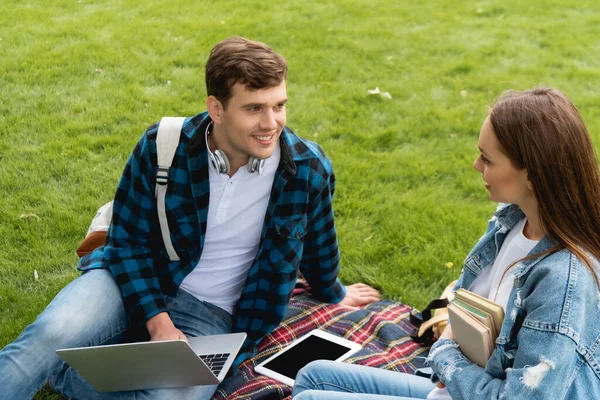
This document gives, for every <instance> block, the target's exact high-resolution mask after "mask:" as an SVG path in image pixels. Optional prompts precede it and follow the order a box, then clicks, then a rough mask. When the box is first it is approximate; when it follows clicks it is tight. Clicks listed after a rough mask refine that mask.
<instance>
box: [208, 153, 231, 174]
mask: <svg viewBox="0 0 600 400" xmlns="http://www.w3.org/2000/svg"><path fill="white" fill-rule="evenodd" d="M211 155H212V160H213V165H214V166H215V168H216V169H217V171H219V173H220V174H228V173H229V169H230V167H229V159H228V158H227V155H226V154H225V153H223V152H222V151H221V150H215V152H214V153H213V154H211Z"/></svg>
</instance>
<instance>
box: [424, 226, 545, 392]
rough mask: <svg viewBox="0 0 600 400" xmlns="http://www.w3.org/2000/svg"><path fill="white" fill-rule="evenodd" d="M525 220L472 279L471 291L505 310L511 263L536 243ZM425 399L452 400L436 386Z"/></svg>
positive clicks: (511, 275) (524, 255)
mask: <svg viewBox="0 0 600 400" xmlns="http://www.w3.org/2000/svg"><path fill="white" fill-rule="evenodd" d="M526 222H527V218H523V219H521V220H520V221H519V222H517V224H516V225H515V227H514V228H513V229H511V230H510V232H508V234H507V235H506V239H504V242H503V243H502V247H500V251H499V252H498V255H497V256H496V259H495V260H494V265H492V267H491V268H486V269H484V270H483V272H482V273H481V275H479V276H478V277H477V278H476V279H475V280H474V281H473V284H472V286H471V289H470V290H471V291H472V292H474V293H477V294H479V295H481V296H484V297H486V298H488V299H490V300H492V301H494V302H496V303H498V304H499V305H501V306H502V308H504V311H506V305H507V304H508V298H509V296H510V292H511V291H512V288H513V284H514V281H515V277H514V275H513V274H512V272H511V269H512V267H514V265H512V264H513V263H514V262H515V261H518V260H520V259H522V258H524V257H526V256H527V254H529V252H530V251H531V250H533V248H534V247H535V245H536V244H537V243H538V241H537V240H531V239H527V238H526V237H525V235H523V228H525V223H526ZM511 265H512V267H511ZM509 267H511V268H509ZM427 400H452V397H450V393H448V389H446V388H443V389H440V388H438V387H436V388H434V389H433V390H432V391H431V392H430V393H429V395H428V396H427Z"/></svg>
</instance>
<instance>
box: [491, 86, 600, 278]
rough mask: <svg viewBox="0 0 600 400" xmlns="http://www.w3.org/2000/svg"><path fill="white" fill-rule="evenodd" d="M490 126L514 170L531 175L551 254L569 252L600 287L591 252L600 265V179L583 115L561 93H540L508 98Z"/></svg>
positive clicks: (500, 102)
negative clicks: (525, 171)
mask: <svg viewBox="0 0 600 400" xmlns="http://www.w3.org/2000/svg"><path fill="white" fill-rule="evenodd" d="M490 122H491V124H492V127H493V129H494V132H495V134H496V136H497V137H498V141H499V142H500V144H501V145H502V147H503V152H504V153H505V154H506V155H507V156H508V158H510V160H511V161H512V163H513V165H514V166H515V167H516V168H519V169H523V168H525V169H526V170H527V175H528V178H529V181H530V182H531V185H532V186H533V191H534V193H535V196H536V199H537V201H538V204H539V211H538V212H539V220H540V223H541V227H542V228H543V229H544V230H545V232H546V235H547V236H548V237H549V238H550V239H551V240H552V241H553V242H554V246H553V247H552V248H551V249H550V250H549V251H548V253H554V252H556V251H559V250H561V249H563V248H567V249H569V250H570V251H571V252H572V253H573V254H575V255H576V256H577V257H578V258H579V259H580V260H581V261H582V262H583V263H584V264H585V265H586V266H587V267H588V269H589V270H590V271H591V272H592V275H593V276H594V279H595V280H596V283H597V284H598V283H599V281H598V277H597V275H596V273H595V272H594V271H595V268H594V267H593V262H592V260H590V258H589V257H588V256H587V255H586V252H587V253H589V254H591V255H592V256H594V257H595V258H596V260H600V175H599V172H598V162H597V160H596V153H595V151H594V147H593V145H592V141H591V139H590V136H589V133H588V131H587V129H586V127H585V124H584V123H583V119H582V118H581V115H580V114H579V111H577V109H576V108H575V106H574V105H573V103H572V102H571V101H570V100H569V99H568V98H567V97H566V96H565V95H564V94H563V93H562V92H560V91H558V90H556V89H550V88H537V89H533V90H527V91H522V92H507V93H505V94H504V95H503V96H502V97H501V98H500V99H499V100H498V101H497V102H496V104H495V105H494V107H493V108H492V110H491V113H490Z"/></svg>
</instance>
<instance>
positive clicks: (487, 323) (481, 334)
mask: <svg viewBox="0 0 600 400" xmlns="http://www.w3.org/2000/svg"><path fill="white" fill-rule="evenodd" d="M448 317H449V319H450V325H451V326H452V334H453V336H454V341H455V342H456V343H458V346H459V347H460V350H461V351H462V353H463V354H464V355H465V356H466V357H467V358H468V359H469V360H471V361H472V362H474V363H475V364H477V365H479V366H480V367H485V364H486V363H487V361H488V359H489V358H490V356H491V355H492V352H493V351H494V347H495V343H496V338H497V337H498V334H499V333H500V328H501V326H502V320H503V319H504V309H503V308H502V306H500V305H498V304H496V303H494V302H493V301H491V300H488V299H486V298H485V297H481V296H479V295H477V294H475V293H473V292H469V291H468V290H466V289H458V290H457V291H456V292H455V293H454V300H452V302H451V303H450V304H448Z"/></svg>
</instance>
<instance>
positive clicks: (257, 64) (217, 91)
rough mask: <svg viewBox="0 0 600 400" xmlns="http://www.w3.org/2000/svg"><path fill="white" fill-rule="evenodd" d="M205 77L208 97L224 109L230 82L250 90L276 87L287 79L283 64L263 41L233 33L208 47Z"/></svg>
mask: <svg viewBox="0 0 600 400" xmlns="http://www.w3.org/2000/svg"><path fill="white" fill-rule="evenodd" d="M205 78H206V92H207V94H208V96H215V97H216V98H217V100H219V101H220V102H221V104H222V105H223V107H224V108H226V107H227V102H228V100H229V99H230V98H231V88H232V87H233V85H235V84H236V83H241V84H243V85H245V86H246V87H247V88H248V89H250V90H258V89H266V88H270V87H274V86H277V85H279V84H280V83H281V82H282V81H284V80H285V79H286V78H287V64H286V62H285V59H284V58H283V57H282V56H281V55H280V54H278V53H276V52H275V51H273V50H272V49H271V48H270V47H269V46H267V45H266V44H264V43H261V42H255V41H252V40H248V39H244V38H242V37H239V36H233V37H230V38H227V39H225V40H223V41H221V42H219V43H217V44H216V46H215V47H214V48H213V49H212V50H211V52H210V56H209V57H208V62H207V63H206V72H205Z"/></svg>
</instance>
